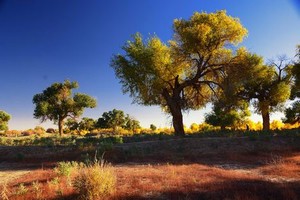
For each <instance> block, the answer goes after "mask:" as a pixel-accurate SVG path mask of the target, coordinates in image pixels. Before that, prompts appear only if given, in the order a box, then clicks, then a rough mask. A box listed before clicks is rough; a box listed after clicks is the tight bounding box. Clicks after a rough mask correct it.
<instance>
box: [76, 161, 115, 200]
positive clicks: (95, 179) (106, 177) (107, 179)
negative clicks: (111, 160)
mask: <svg viewBox="0 0 300 200" xmlns="http://www.w3.org/2000/svg"><path fill="white" fill-rule="evenodd" d="M73 185H74V188H75V189H76V190H77V191H78V193H79V198H80V199H86V200H93V199H104V198H107V197H108V196H109V195H110V194H112V193H113V192H114V191H115V185H116V176H115V174H114V172H113V169H112V168H111V167H110V166H102V165H100V164H99V163H95V164H93V165H91V166H87V167H84V168H81V169H80V170H79V173H78V175H77V176H76V177H75V179H74V182H73Z"/></svg>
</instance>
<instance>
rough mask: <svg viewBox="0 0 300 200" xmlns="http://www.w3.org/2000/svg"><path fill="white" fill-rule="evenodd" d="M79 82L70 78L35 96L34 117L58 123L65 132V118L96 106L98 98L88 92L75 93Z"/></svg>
mask: <svg viewBox="0 0 300 200" xmlns="http://www.w3.org/2000/svg"><path fill="white" fill-rule="evenodd" d="M76 88H78V83H77V82H70V81H68V80H66V81H64V82H63V83H54V84H52V85H51V86H50V87H48V88H46V89H45V90H44V91H43V92H42V93H39V94H36V95H34V97H33V103H34V104H35V110H34V117H35V118H37V119H40V120H41V121H42V122H44V121H46V120H51V121H54V123H58V130H59V134H60V135H62V134H63V126H64V120H65V119H66V118H76V117H79V116H80V115H82V113H83V111H84V108H94V107H96V104H97V103H96V100H95V99H94V98H92V97H90V96H88V95H86V94H81V93H75V94H74V95H73V94H72V90H73V89H76Z"/></svg>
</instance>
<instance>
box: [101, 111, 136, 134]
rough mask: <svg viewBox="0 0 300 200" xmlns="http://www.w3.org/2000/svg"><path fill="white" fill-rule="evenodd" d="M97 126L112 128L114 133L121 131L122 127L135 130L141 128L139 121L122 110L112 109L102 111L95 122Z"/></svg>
mask: <svg viewBox="0 0 300 200" xmlns="http://www.w3.org/2000/svg"><path fill="white" fill-rule="evenodd" d="M96 127H98V128H112V129H113V132H114V133H118V132H120V131H122V129H125V130H129V131H132V132H136V131H137V130H138V129H140V128H141V126H140V122H139V121H138V120H136V119H134V118H133V117H131V116H129V115H128V114H127V115H125V113H124V111H122V110H117V109H113V110H112V111H108V112H104V113H103V114H102V117H100V118H99V119H98V121H97V122H96Z"/></svg>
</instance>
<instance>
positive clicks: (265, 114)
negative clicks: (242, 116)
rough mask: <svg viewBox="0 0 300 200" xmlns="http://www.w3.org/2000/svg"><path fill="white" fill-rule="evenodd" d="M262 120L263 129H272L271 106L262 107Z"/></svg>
mask: <svg viewBox="0 0 300 200" xmlns="http://www.w3.org/2000/svg"><path fill="white" fill-rule="evenodd" d="M261 114H262V120H263V130H264V131H268V130H270V112H269V107H263V108H262V109H261Z"/></svg>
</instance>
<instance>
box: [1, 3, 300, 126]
mask: <svg viewBox="0 0 300 200" xmlns="http://www.w3.org/2000/svg"><path fill="white" fill-rule="evenodd" d="M222 9H226V10H227V13H228V14H229V15H231V16H234V17H238V18H240V20H241V23H242V24H243V25H244V26H245V27H246V28H247V29H248V31H249V35H248V37H247V38H246V39H245V40H244V42H243V43H242V45H244V46H246V47H247V48H248V49H249V50H250V51H252V52H255V53H258V54H260V55H262V56H263V57H264V58H265V59H266V60H267V59H270V58H275V57H276V56H277V55H282V54H286V55H287V56H288V57H293V56H294V54H295V47H296V45H297V44H300V3H299V1H296V0H244V1H236V0H189V1H187V0H185V1H184V0H164V1H162V0H144V1H140V0H126V1H124V0H101V1H96V0H90V1H84V0H26V1H24V0H9V1H8V0H7V1H6V0H2V1H1V0H0V69H1V75H0V90H1V96H0V110H5V111H6V112H8V113H9V114H11V115H12V120H11V121H10V123H9V126H10V129H28V128H33V127H35V126H37V125H40V123H39V120H36V119H33V110H34V105H33V104H32V97H33V95H35V94H37V93H40V92H42V90H44V89H45V88H46V87H48V86H50V85H51V84H52V83H54V82H62V81H64V80H65V79H69V80H71V81H78V82H79V85H80V88H79V89H78V90H77V92H82V93H86V94H89V95H91V96H93V97H95V98H97V100H98V107H97V108H96V109H93V110H87V111H86V112H85V113H84V115H83V116H86V117H92V118H95V119H97V118H99V117H100V116H101V115H102V113H103V112H104V111H109V110H112V109H113V108H116V109H121V110H124V111H125V112H126V113H128V114H130V115H132V116H134V117H135V118H137V119H138V120H139V121H140V122H141V125H142V126H144V127H149V124H151V123H153V124H155V125H156V126H158V127H160V126H161V127H163V126H170V122H171V118H170V117H168V116H167V115H165V114H164V113H163V112H162V111H161V110H160V108H159V107H155V106H154V107H144V106H138V105H132V104H131V102H132V100H131V99H130V97H129V95H127V94H126V95H124V94H122V91H121V85H120V84H119V83H118V80H117V79H116V78H115V75H114V72H113V70H112V68H110V67H109V62H110V59H111V57H112V55H113V54H117V53H122V50H121V46H122V45H123V44H124V43H125V42H126V41H127V40H128V39H130V37H131V35H132V34H134V33H136V32H140V33H142V34H143V35H144V36H147V35H148V34H149V33H150V34H153V33H155V34H156V35H157V36H158V37H160V38H161V39H162V40H164V41H168V40H169V39H170V38H171V37H172V22H173V20H174V19H175V18H185V19H187V18H189V17H190V16H191V15H192V14H193V12H195V11H199V12H201V11H206V12H214V11H217V10H222ZM208 111H209V107H208V108H206V109H203V110H201V111H196V112H189V113H187V114H185V117H184V118H185V119H184V121H185V123H186V125H189V124H191V123H192V122H196V123H200V122H202V121H203V116H204V113H205V112H208ZM257 117H258V116H255V117H254V118H255V119H258V118H257ZM276 117H277V118H278V117H280V115H277V114H275V115H273V118H276ZM41 125H42V126H45V127H50V126H53V125H52V123H51V122H50V123H43V124H41Z"/></svg>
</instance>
